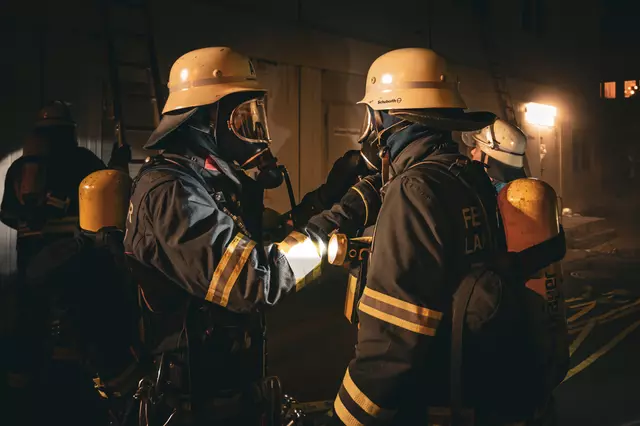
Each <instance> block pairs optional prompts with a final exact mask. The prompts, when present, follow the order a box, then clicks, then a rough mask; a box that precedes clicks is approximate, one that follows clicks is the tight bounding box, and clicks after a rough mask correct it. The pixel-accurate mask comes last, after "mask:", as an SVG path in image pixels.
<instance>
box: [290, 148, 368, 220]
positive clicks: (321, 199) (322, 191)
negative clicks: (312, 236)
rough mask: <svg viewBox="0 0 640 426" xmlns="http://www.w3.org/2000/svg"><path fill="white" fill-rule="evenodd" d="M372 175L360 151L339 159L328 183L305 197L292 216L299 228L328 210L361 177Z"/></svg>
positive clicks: (328, 177) (349, 152)
mask: <svg viewBox="0 0 640 426" xmlns="http://www.w3.org/2000/svg"><path fill="white" fill-rule="evenodd" d="M369 174H371V172H370V171H369V169H368V168H367V164H366V163H365V162H364V159H363V158H362V156H361V155H360V151H357V150H352V151H347V152H346V153H345V154H344V155H343V156H342V157H340V158H338V159H337V160H336V162H335V163H333V167H332V168H331V171H330V172H329V175H328V176H327V180H326V182H325V183H324V184H323V185H321V186H320V187H319V188H318V189H316V190H315V191H312V192H310V193H308V194H307V195H305V196H304V198H303V199H302V201H300V204H298V205H297V206H296V207H295V208H294V209H293V211H292V212H291V215H292V217H293V219H294V220H295V222H296V224H297V225H298V226H303V225H305V224H306V223H307V221H308V220H309V218H310V217H312V216H313V215H315V214H318V213H320V212H321V211H323V210H328V209H330V208H331V206H333V205H334V204H335V203H337V202H338V201H340V198H342V196H343V195H344V194H345V193H346V192H347V191H348V190H349V188H351V186H352V185H354V184H356V183H357V182H358V178H359V177H360V176H367V175H369Z"/></svg>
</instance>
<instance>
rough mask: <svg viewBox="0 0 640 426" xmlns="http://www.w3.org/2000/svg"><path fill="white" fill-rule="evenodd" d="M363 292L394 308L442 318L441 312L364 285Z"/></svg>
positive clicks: (438, 318) (425, 316)
mask: <svg viewBox="0 0 640 426" xmlns="http://www.w3.org/2000/svg"><path fill="white" fill-rule="evenodd" d="M364 294H366V295H367V296H369V297H372V298H374V299H377V300H379V301H381V302H384V303H387V304H389V305H392V306H395V307H396V308H400V309H404V310H405V311H407V312H411V313H412V314H416V315H418V316H420V317H424V318H435V319H437V320H440V319H442V312H438V311H434V310H433V309H428V308H423V307H422V306H418V305H414V304H412V303H409V302H405V301H404V300H400V299H396V298H395V297H391V296H389V295H386V294H383V293H380V292H379V291H375V290H372V289H371V288H369V287H365V289H364Z"/></svg>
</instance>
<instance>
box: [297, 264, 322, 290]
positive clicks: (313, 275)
mask: <svg viewBox="0 0 640 426" xmlns="http://www.w3.org/2000/svg"><path fill="white" fill-rule="evenodd" d="M321 273H322V265H321V264H319V265H318V266H316V267H315V269H314V270H313V271H311V273H310V274H308V275H306V276H305V277H304V278H302V279H299V280H297V281H296V291H300V290H302V289H303V288H305V287H306V286H307V285H308V284H309V283H311V282H313V281H314V280H316V279H318V278H319V277H320V274H321Z"/></svg>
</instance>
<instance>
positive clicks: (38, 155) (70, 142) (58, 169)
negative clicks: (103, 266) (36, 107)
mask: <svg viewBox="0 0 640 426" xmlns="http://www.w3.org/2000/svg"><path fill="white" fill-rule="evenodd" d="M104 168H105V165H104V163H103V162H102V161H101V160H100V159H99V158H98V157H96V155H95V154H93V153H92V152H91V151H89V150H87V149H86V148H81V147H78V142H77V138H76V123H75V121H73V118H72V116H71V111H70V109H69V106H68V105H67V104H66V103H65V102H63V101H53V102H51V103H49V104H47V105H45V106H44V107H43V108H42V109H41V110H40V111H39V112H38V117H37V120H36V122H35V126H34V129H33V132H32V134H31V135H30V136H29V137H28V138H27V140H26V142H25V145H24V148H23V155H22V156H21V157H20V158H18V159H17V160H16V161H14V162H13V163H12V164H11V166H10V167H9V170H8V171H7V175H6V178H5V190H4V195H3V198H2V206H1V207H0V220H2V222H3V223H4V224H5V225H7V226H9V227H11V228H13V229H15V230H17V231H18V240H17V245H16V247H17V252H18V253H17V254H18V273H19V275H22V273H23V271H24V269H25V267H26V265H27V264H28V262H29V260H30V257H31V256H33V255H35V254H36V253H37V252H38V251H39V250H40V248H42V247H44V246H46V244H48V243H49V242H51V241H55V240H56V239H57V238H59V237H66V236H69V235H73V231H74V229H75V227H76V224H77V220H78V194H77V188H78V185H79V184H80V181H82V179H84V178H85V176H87V175H88V174H89V173H92V172H94V171H96V170H101V169H104Z"/></svg>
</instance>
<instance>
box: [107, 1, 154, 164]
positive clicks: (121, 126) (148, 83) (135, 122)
mask: <svg viewBox="0 0 640 426" xmlns="http://www.w3.org/2000/svg"><path fill="white" fill-rule="evenodd" d="M99 1H100V2H101V6H102V18H103V30H104V34H105V38H106V50H107V59H108V65H109V84H108V88H107V90H106V92H107V93H106V95H107V96H106V99H108V100H109V101H110V102H106V103H105V105H104V108H103V111H104V119H105V121H107V126H106V127H107V130H108V131H107V132H106V134H105V132H103V140H105V139H110V140H113V141H114V143H113V148H112V150H111V159H110V161H109V167H110V168H116V169H120V170H123V171H125V172H127V173H130V174H131V175H132V176H134V175H135V174H137V172H138V169H139V168H140V166H141V165H142V164H143V163H144V160H145V158H146V156H147V155H148V152H146V151H144V150H143V148H142V147H143V145H144V144H145V142H146V141H147V140H148V139H149V136H150V135H151V132H153V130H154V129H155V128H156V127H157V126H158V123H159V121H160V115H161V111H162V106H163V105H164V89H163V88H162V86H161V84H160V72H159V70H158V61H157V58H156V50H155V44H154V37H153V29H152V27H151V13H150V10H149V5H148V3H147V0H99ZM103 127H104V126H103Z"/></svg>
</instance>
